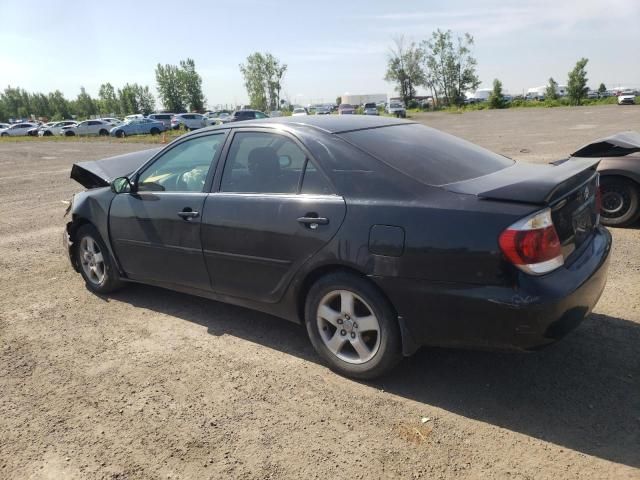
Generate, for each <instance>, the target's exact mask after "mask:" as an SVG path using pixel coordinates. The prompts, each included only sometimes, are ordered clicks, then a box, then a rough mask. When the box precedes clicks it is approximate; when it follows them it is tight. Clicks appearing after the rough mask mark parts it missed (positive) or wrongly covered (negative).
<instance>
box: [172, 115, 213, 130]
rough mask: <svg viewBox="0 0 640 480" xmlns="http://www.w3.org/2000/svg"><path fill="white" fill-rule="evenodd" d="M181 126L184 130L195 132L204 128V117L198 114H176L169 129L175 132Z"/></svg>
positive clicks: (205, 123)
mask: <svg viewBox="0 0 640 480" xmlns="http://www.w3.org/2000/svg"><path fill="white" fill-rule="evenodd" d="M181 125H182V126H183V127H184V128H185V129H186V130H196V129H198V128H202V127H206V126H207V122H206V119H205V117H204V115H200V114H199V113H177V114H175V115H174V116H173V118H172V119H171V128H173V129H174V130H177V129H178V128H180V126H181Z"/></svg>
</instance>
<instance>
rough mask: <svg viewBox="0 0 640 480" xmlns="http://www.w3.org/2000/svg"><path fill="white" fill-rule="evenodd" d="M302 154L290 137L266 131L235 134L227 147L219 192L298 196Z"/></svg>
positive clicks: (303, 159)
mask: <svg viewBox="0 0 640 480" xmlns="http://www.w3.org/2000/svg"><path fill="white" fill-rule="evenodd" d="M306 158H307V157H306V155H305V153H304V151H303V150H302V149H301V148H300V147H299V146H298V145H297V144H296V143H295V142H294V141H293V140H291V139H290V138H288V137H286V136H284V135H279V134H274V133H266V132H237V133H236V134H235V135H234V137H233V142H232V143H231V147H230V148H229V154H228V156H227V161H226V164H225V166H224V172H223V174H222V184H221V188H220V189H221V191H223V192H239V193H298V185H299V184H300V178H301V176H302V173H303V170H304V168H305V164H306V163H307V162H306Z"/></svg>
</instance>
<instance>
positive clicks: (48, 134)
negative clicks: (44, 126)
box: [42, 130, 53, 137]
mask: <svg viewBox="0 0 640 480" xmlns="http://www.w3.org/2000/svg"><path fill="white" fill-rule="evenodd" d="M51 135H53V133H51V132H50V131H49V130H47V131H46V132H44V133H43V134H42V136H43V137H50V136H51Z"/></svg>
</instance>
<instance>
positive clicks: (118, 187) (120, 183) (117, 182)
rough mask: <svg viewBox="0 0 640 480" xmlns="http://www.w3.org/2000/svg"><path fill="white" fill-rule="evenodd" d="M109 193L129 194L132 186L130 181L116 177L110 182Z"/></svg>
mask: <svg viewBox="0 0 640 480" xmlns="http://www.w3.org/2000/svg"><path fill="white" fill-rule="evenodd" d="M111 191H112V192H113V193H131V192H132V191H133V186H132V185H131V180H129V179H128V178H127V177H118V178H116V179H114V180H113V182H111Z"/></svg>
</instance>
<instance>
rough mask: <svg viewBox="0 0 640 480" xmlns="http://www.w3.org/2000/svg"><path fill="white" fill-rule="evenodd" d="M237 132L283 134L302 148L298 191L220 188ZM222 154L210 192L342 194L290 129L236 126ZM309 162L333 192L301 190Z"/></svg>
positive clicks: (300, 194) (299, 194)
mask: <svg viewBox="0 0 640 480" xmlns="http://www.w3.org/2000/svg"><path fill="white" fill-rule="evenodd" d="M237 133H270V134H272V135H281V136H283V137H286V138H287V139H289V140H291V141H292V142H293V143H294V144H295V145H296V146H297V147H298V148H300V149H301V150H302V152H303V153H304V154H305V161H304V170H303V171H302V175H300V178H299V179H298V186H297V188H296V193H271V192H267V193H260V192H223V191H221V190H220V188H221V186H222V176H223V175H224V169H225V166H226V165H227V162H228V161H229V150H230V149H231V145H232V143H233V139H234V138H235V136H236V134H237ZM221 155H222V157H220V160H219V161H218V165H217V167H216V175H215V177H214V179H213V184H212V185H211V189H210V190H209V192H210V193H219V194H224V195H270V196H274V195H277V196H284V197H290V196H292V195H296V196H298V197H300V196H310V197H318V196H322V197H329V196H330V197H334V196H340V194H339V193H338V190H337V189H336V187H335V185H334V183H333V181H331V179H330V178H329V176H328V175H327V174H326V173H325V171H324V169H323V167H322V166H320V164H319V162H318V161H317V160H316V159H315V158H314V156H313V155H312V154H311V152H310V151H309V149H308V148H307V147H306V146H305V145H304V144H303V143H302V142H301V141H300V139H299V138H298V137H296V136H295V135H293V134H292V133H291V132H289V131H285V130H279V129H278V130H276V129H274V128H268V127H235V128H231V129H230V130H229V135H228V138H227V140H226V143H225V146H224V148H223V149H222V151H221ZM309 162H311V163H312V164H313V166H314V167H315V168H316V170H318V172H320V174H321V175H322V176H323V177H324V179H325V180H326V181H327V184H328V185H329V187H331V190H332V192H331V193H329V194H315V193H302V192H301V188H302V184H303V182H304V176H305V173H306V170H307V164H308V163H309Z"/></svg>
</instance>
